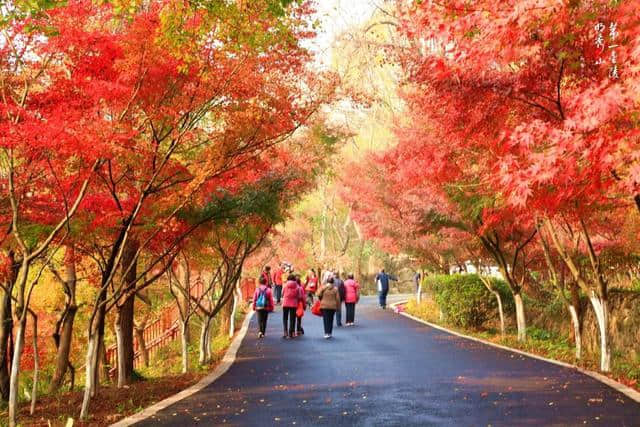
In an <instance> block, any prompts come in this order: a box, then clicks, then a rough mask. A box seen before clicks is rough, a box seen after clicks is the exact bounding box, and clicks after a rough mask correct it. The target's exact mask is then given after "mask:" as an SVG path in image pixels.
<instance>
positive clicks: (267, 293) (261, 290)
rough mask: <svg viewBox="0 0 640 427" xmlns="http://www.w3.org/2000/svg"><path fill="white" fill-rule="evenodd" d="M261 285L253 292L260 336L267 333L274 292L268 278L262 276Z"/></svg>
mask: <svg viewBox="0 0 640 427" xmlns="http://www.w3.org/2000/svg"><path fill="white" fill-rule="evenodd" d="M259 281H260V285H259V286H258V287H257V288H256V290H255V292H254V293H253V311H255V312H256V314H257V315H258V338H264V336H265V334H266V333H267V319H268V318H269V313H271V312H272V311H273V294H272V292H271V289H270V288H269V287H268V286H267V279H265V278H264V277H262V276H261V277H260V279H259Z"/></svg>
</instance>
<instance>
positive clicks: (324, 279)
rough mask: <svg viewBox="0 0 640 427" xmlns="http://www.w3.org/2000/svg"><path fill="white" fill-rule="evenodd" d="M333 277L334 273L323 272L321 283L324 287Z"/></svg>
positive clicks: (329, 271)
mask: <svg viewBox="0 0 640 427" xmlns="http://www.w3.org/2000/svg"><path fill="white" fill-rule="evenodd" d="M332 277H333V271H331V270H329V269H327V270H324V271H323V272H322V281H321V283H322V284H323V285H324V284H325V283H327V282H328V281H329V279H330V278H332Z"/></svg>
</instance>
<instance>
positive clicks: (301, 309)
mask: <svg viewBox="0 0 640 427" xmlns="http://www.w3.org/2000/svg"><path fill="white" fill-rule="evenodd" d="M296 316H298V317H302V316H304V303H303V302H302V301H298V308H297V309H296Z"/></svg>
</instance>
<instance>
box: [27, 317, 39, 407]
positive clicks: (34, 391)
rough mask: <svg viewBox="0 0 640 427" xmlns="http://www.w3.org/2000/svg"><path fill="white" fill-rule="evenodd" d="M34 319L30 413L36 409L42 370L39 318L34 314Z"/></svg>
mask: <svg viewBox="0 0 640 427" xmlns="http://www.w3.org/2000/svg"><path fill="white" fill-rule="evenodd" d="M31 318H32V319H33V384H32V386H31V407H30V408H29V413H30V414H31V415H33V413H34V412H35V411H36V400H37V399H38V373H39V370H40V358H39V357H38V318H37V317H36V315H35V314H32V316H31Z"/></svg>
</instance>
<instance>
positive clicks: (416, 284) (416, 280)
mask: <svg viewBox="0 0 640 427" xmlns="http://www.w3.org/2000/svg"><path fill="white" fill-rule="evenodd" d="M421 279H422V274H420V272H419V271H416V274H414V275H413V285H414V287H415V290H416V294H418V292H419V291H420V280H421Z"/></svg>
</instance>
